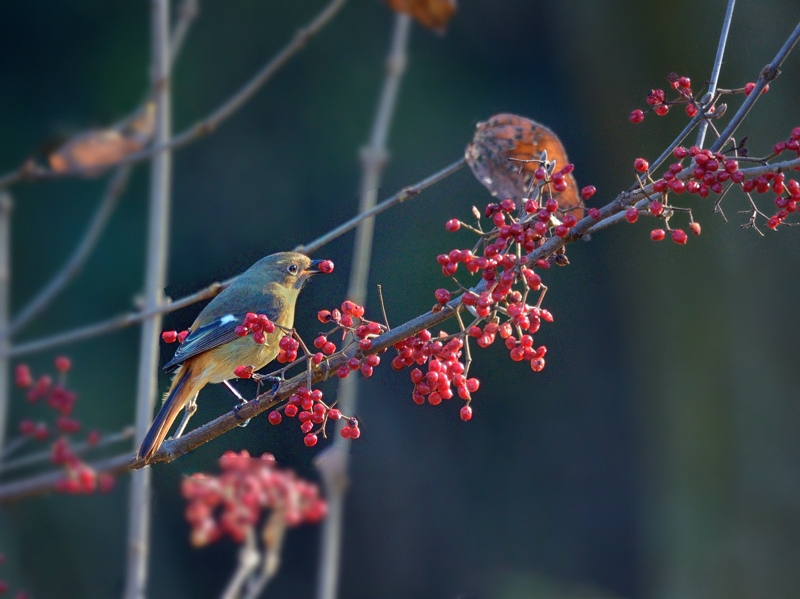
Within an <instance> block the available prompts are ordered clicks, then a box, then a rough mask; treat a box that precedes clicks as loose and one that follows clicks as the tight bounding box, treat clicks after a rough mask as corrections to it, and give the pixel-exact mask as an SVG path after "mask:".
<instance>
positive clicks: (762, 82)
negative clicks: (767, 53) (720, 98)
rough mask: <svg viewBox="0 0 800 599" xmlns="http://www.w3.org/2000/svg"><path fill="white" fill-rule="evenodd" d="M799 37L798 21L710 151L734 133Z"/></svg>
mask: <svg viewBox="0 0 800 599" xmlns="http://www.w3.org/2000/svg"><path fill="white" fill-rule="evenodd" d="M798 39H800V23H798V24H797V26H796V27H795V28H794V31H792V33H791V34H790V35H789V38H788V39H787V40H786V42H785V43H784V44H783V47H781V49H780V50H778V53H777V54H776V55H775V58H773V59H772V62H771V63H769V64H768V65H767V66H765V67H764V68H763V69H762V70H761V74H760V75H759V76H758V81H756V86H755V88H754V89H753V91H752V92H750V95H749V96H747V97H746V98H745V100H744V102H743V103H742V105H741V106H740V107H739V110H737V111H736V114H735V115H734V116H733V118H732V119H731V120H730V122H729V123H728V126H727V127H725V130H724V131H723V132H722V133H721V134H720V136H719V138H718V139H717V141H715V142H714V144H713V145H712V146H711V151H712V152H717V151H719V149H720V148H721V147H722V146H724V145H725V144H726V143H728V140H729V139H730V138H731V136H732V135H733V134H734V132H735V131H736V129H737V128H738V127H739V125H740V124H741V123H742V121H743V120H744V118H745V117H746V116H747V115H748V113H749V112H750V110H751V109H752V108H753V105H754V104H755V103H756V102H757V101H758V99H759V97H761V91H762V90H763V89H764V88H765V87H766V85H767V84H768V83H769V82H770V81H772V80H773V79H775V78H776V77H777V76H778V75H780V68H781V66H782V65H783V61H784V60H786V57H787V56H789V52H791V51H792V49H793V48H794V47H795V45H796V44H797V40H798Z"/></svg>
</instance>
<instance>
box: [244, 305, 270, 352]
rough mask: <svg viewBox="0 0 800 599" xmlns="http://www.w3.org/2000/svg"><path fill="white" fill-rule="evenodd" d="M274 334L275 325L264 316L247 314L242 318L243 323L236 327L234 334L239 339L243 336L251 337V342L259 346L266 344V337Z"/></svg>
mask: <svg viewBox="0 0 800 599" xmlns="http://www.w3.org/2000/svg"><path fill="white" fill-rule="evenodd" d="M274 332H275V323H273V322H272V321H271V320H270V319H269V318H268V317H267V315H266V314H254V313H253V312H248V313H247V314H245V316H244V322H243V323H242V324H240V325H239V326H237V327H236V334H237V335H238V336H239V337H244V336H245V335H251V334H252V335H253V341H255V342H256V343H258V344H259V345H264V343H266V342H267V337H266V336H267V335H269V334H270V333H274Z"/></svg>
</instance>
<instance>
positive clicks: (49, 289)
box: [8, 166, 131, 336]
mask: <svg viewBox="0 0 800 599" xmlns="http://www.w3.org/2000/svg"><path fill="white" fill-rule="evenodd" d="M130 172H131V167H128V166H123V167H120V168H119V169H117V170H116V172H115V173H114V175H113V176H112V177H111V179H110V180H109V182H108V186H107V187H106V191H105V193H104V194H103V198H102V199H101V200H100V203H99V204H98V206H97V210H96V211H95V213H94V215H93V216H92V220H91V221H90V222H89V226H88V227H87V228H86V231H85V232H84V234H83V236H82V237H81V240H80V242H79V243H78V246H77V247H76V248H75V249H74V250H73V252H72V255H71V256H70V257H69V259H68V260H67V261H66V263H65V264H64V265H63V266H62V267H61V270H59V271H58V272H57V273H56V274H55V276H54V277H53V278H52V279H51V280H50V282H49V283H48V284H47V285H45V287H44V288H42V290H41V291H40V292H39V293H38V294H37V295H36V296H35V297H34V298H33V299H32V300H31V301H30V302H28V303H27V304H26V305H25V306H24V307H23V308H22V309H21V310H20V311H19V312H18V313H17V315H16V316H15V317H14V318H13V320H12V321H11V324H10V325H9V327H8V335H9V336H12V335H14V334H15V333H17V332H19V330H20V329H21V328H22V327H24V326H25V325H26V324H28V323H29V322H30V321H31V320H32V319H33V318H34V317H36V316H37V315H39V314H40V313H41V312H42V310H44V309H45V308H46V307H47V306H48V305H49V304H50V302H52V301H53V300H54V299H55V298H56V296H58V294H59V293H61V291H62V290H63V289H64V287H66V286H67V284H68V283H69V282H70V281H71V280H72V279H74V278H75V277H76V276H77V275H78V273H80V272H81V270H82V269H83V266H84V264H85V263H86V260H87V259H88V258H89V256H90V255H91V253H92V250H93V249H94V247H95V245H97V242H98V241H99V239H100V236H101V235H102V234H103V231H104V230H105V228H106V224H108V220H109V218H110V217H111V214H112V213H113V212H114V209H115V208H116V206H117V203H118V200H119V198H120V196H121V195H122V192H123V190H124V189H125V186H126V185H127V182H128V178H129V176H130Z"/></svg>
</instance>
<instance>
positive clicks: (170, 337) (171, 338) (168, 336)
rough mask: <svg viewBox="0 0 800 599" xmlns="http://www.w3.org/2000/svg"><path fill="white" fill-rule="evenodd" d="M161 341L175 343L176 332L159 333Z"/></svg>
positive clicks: (176, 338)
mask: <svg viewBox="0 0 800 599" xmlns="http://www.w3.org/2000/svg"><path fill="white" fill-rule="evenodd" d="M161 340H162V341H163V342H164V343H175V342H176V341H177V340H178V331H164V332H163V333H161Z"/></svg>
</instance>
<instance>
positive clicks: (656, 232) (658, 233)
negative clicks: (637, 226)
mask: <svg viewBox="0 0 800 599" xmlns="http://www.w3.org/2000/svg"><path fill="white" fill-rule="evenodd" d="M664 237H666V233H665V232H664V229H653V230H652V231H650V239H652V240H653V241H662V240H663V239H664Z"/></svg>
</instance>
